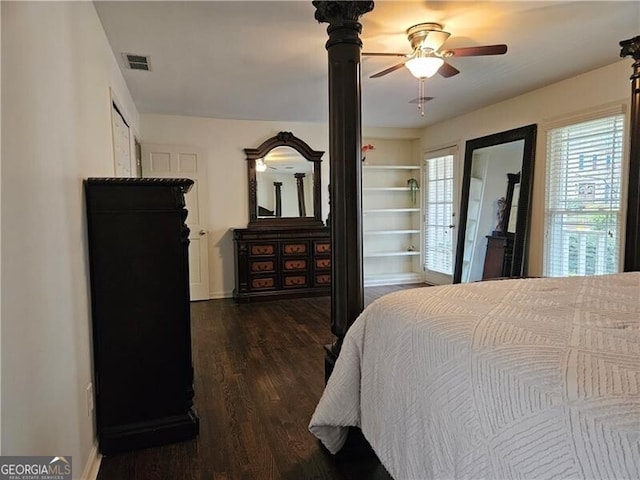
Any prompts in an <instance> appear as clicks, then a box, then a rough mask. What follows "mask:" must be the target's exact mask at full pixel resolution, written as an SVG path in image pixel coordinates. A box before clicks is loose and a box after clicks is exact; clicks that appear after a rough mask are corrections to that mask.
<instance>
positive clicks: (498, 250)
mask: <svg viewBox="0 0 640 480" xmlns="http://www.w3.org/2000/svg"><path fill="white" fill-rule="evenodd" d="M512 259H513V234H507V235H506V236H505V235H487V253H486V255H485V257H484V269H483V271H482V279H483V280H488V279H490V278H500V277H510V276H511V264H512Z"/></svg>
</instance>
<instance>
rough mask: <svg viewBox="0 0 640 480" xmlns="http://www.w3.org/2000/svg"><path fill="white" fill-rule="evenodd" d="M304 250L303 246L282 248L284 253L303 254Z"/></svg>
mask: <svg viewBox="0 0 640 480" xmlns="http://www.w3.org/2000/svg"><path fill="white" fill-rule="evenodd" d="M306 250H307V249H306V247H305V246H304V245H286V246H285V247H284V252H285V253H304V252H306Z"/></svg>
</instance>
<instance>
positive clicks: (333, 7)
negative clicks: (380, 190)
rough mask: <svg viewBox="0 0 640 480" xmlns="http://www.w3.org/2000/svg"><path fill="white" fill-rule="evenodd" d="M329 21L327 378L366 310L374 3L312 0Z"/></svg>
mask: <svg viewBox="0 0 640 480" xmlns="http://www.w3.org/2000/svg"><path fill="white" fill-rule="evenodd" d="M312 3H313V5H314V6H315V7H316V13H315V18H316V20H318V21H319V22H326V23H328V24H329V26H328V27H327V33H328V35H329V40H328V41H327V43H326V48H327V52H328V57H329V156H330V162H331V163H330V166H331V181H330V185H331V192H330V194H331V331H332V332H333V334H334V335H335V336H336V337H337V339H336V341H335V342H334V343H333V344H331V345H327V346H326V347H325V349H326V352H327V354H326V358H325V376H326V377H327V378H328V377H329V375H330V373H331V370H332V369H333V365H334V364H335V361H336V359H337V357H338V354H339V353H340V348H341V346H342V341H343V339H344V336H345V334H346V333H347V330H348V329H349V327H350V326H351V324H352V323H353V322H354V321H355V319H356V318H357V317H358V315H359V314H360V312H362V309H363V308H364V287H363V282H364V277H363V271H362V161H361V151H360V148H361V145H362V131H361V127H362V126H361V97H360V91H361V78H360V54H361V49H362V41H361V40H360V36H359V35H360V32H361V31H362V25H361V24H360V23H359V22H358V19H359V18H360V17H361V16H362V15H364V14H365V13H367V12H370V11H371V10H373V2H358V1H353V2H339V1H332V2H330V1H313V2H312Z"/></svg>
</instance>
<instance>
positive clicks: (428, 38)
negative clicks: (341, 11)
mask: <svg viewBox="0 0 640 480" xmlns="http://www.w3.org/2000/svg"><path fill="white" fill-rule="evenodd" d="M450 35H451V34H450V33H449V32H445V31H444V30H443V29H442V25H440V24H439V23H419V24H417V25H414V26H413V27H410V28H409V29H408V30H407V38H408V39H409V43H410V44H411V48H412V49H413V51H412V52H411V53H407V54H405V53H376V52H370V53H363V54H362V55H367V56H372V57H374V56H377V57H404V58H406V60H404V61H403V62H401V63H398V64H396V65H393V66H392V67H389V68H386V69H384V70H382V71H381V72H378V73H374V74H373V75H371V76H370V77H369V78H378V77H382V76H384V75H387V74H388V73H391V72H394V71H396V70H398V69H400V68H402V67H403V66H406V67H407V68H408V69H409V71H410V72H411V74H412V75H413V76H414V77H416V78H419V79H424V78H430V77H432V76H433V75H435V74H436V72H437V73H439V74H440V75H442V76H443V77H452V76H454V75H457V74H458V73H460V70H458V69H457V68H455V67H454V66H452V65H450V64H449V63H447V62H446V59H448V58H452V57H475V56H480V55H503V54H505V53H507V46H506V45H504V44H500V45H484V46H478V47H462V48H451V49H442V46H443V45H444V42H446V40H447V39H448V38H449V36H450Z"/></svg>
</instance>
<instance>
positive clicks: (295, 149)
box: [244, 132, 324, 228]
mask: <svg viewBox="0 0 640 480" xmlns="http://www.w3.org/2000/svg"><path fill="white" fill-rule="evenodd" d="M244 152H245V155H246V160H247V167H248V181H249V227H250V228H271V227H276V226H277V227H286V226H291V227H300V226H313V225H318V226H322V225H323V223H322V211H321V210H322V209H321V203H320V202H321V193H320V192H321V190H320V189H321V163H322V155H323V154H324V152H321V151H317V150H312V149H311V148H310V147H309V145H307V144H306V143H305V142H304V141H302V140H301V139H299V138H297V137H296V136H294V135H293V134H292V133H291V132H280V133H278V134H277V135H276V136H274V137H271V138H269V139H268V140H266V141H264V142H263V143H262V144H261V145H260V146H259V147H258V148H245V149H244Z"/></svg>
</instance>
